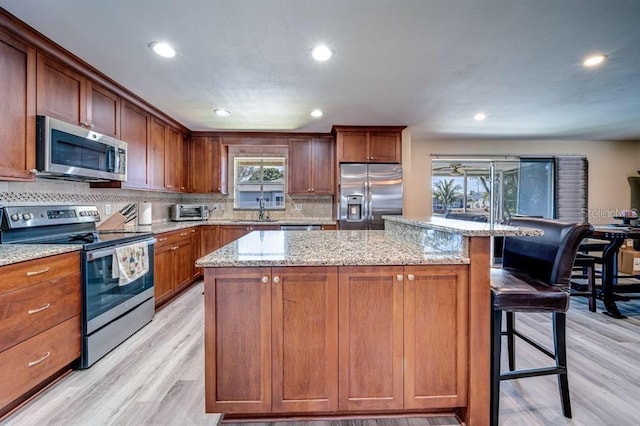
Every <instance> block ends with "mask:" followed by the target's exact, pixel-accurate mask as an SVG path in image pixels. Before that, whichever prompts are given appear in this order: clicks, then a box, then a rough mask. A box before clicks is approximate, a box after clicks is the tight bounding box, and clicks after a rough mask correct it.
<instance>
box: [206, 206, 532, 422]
mask: <svg viewBox="0 0 640 426" xmlns="http://www.w3.org/2000/svg"><path fill="white" fill-rule="evenodd" d="M523 234H528V235H535V234H536V231H532V230H522V229H517V228H512V227H501V226H498V227H490V226H489V225H487V224H481V223H469V222H462V221H455V220H446V219H445V220H443V219H440V220H435V218H434V219H433V220H432V219H431V218H401V217H400V218H396V217H391V218H387V230H386V231H322V232H320V231H318V232H316V231H284V232H283V231H261V232H253V233H251V234H249V235H247V236H245V237H242V238H241V239H239V240H237V241H235V242H233V243H231V244H228V245H226V246H225V247H223V248H221V249H219V250H217V251H215V252H213V253H210V254H208V255H207V256H205V257H203V258H201V259H199V260H198V262H197V265H198V266H202V267H204V268H205V387H206V411H207V412H222V413H225V416H226V417H236V418H239V417H245V418H278V417H280V418H286V417H300V416H308V417H328V416H336V417H339V416H351V415H371V416H382V415H404V414H418V415H420V414H424V415H429V414H437V415H446V414H449V415H455V416H457V417H458V419H459V420H460V421H461V422H462V421H464V422H466V424H469V425H484V424H488V421H489V343H490V342H489V339H490V333H489V312H490V305H489V302H490V300H489V299H490V297H489V267H490V265H489V252H490V250H489V248H490V238H489V237H490V236H492V235H523Z"/></svg>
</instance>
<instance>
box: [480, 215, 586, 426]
mask: <svg viewBox="0 0 640 426" xmlns="http://www.w3.org/2000/svg"><path fill="white" fill-rule="evenodd" d="M509 223H510V224H511V225H513V226H517V227H526V228H537V229H541V230H542V231H543V232H544V235H543V236H540V237H524V236H523V237H520V236H510V237H505V239H504V249H503V258H502V268H501V269H492V271H491V306H492V315H491V329H492V332H491V348H492V350H491V424H492V425H497V424H498V413H499V405H500V404H499V399H500V381H502V380H511V379H521V378H526V377H537V376H543V375H557V376H558V385H559V388H560V398H561V401H562V412H563V414H564V415H565V417H569V418H570V417H571V402H570V399H569V381H568V377H567V350H566V314H565V313H566V311H567V309H568V308H569V289H570V279H571V271H572V269H573V265H574V260H575V258H576V254H577V252H578V247H579V246H580V242H581V241H582V240H583V239H584V238H585V237H586V236H587V235H588V234H589V232H590V230H591V225H589V224H588V223H566V222H560V221H557V220H550V219H540V218H513V219H511V221H510V222H509ZM503 312H505V313H506V331H504V332H503V331H502V317H503V315H502V313H503ZM516 312H521V313H529V312H550V313H551V316H552V323H553V327H552V328H553V330H552V333H553V342H554V350H553V351H551V350H549V349H547V348H546V347H544V346H543V345H541V344H540V343H538V342H536V341H534V340H533V339H531V338H529V337H527V336H525V335H524V334H522V333H521V332H520V331H519V330H517V329H516V326H515V313H516ZM502 336H507V351H508V362H509V371H508V372H501V371H500V356H501V346H502ZM516 337H518V338H519V339H521V340H523V341H524V342H526V343H528V344H530V345H531V346H533V347H534V348H535V349H537V350H539V351H541V352H542V353H544V354H545V355H547V356H549V357H551V358H552V359H554V360H555V365H553V366H548V367H541V368H535V369H527V370H516V369H515V368H516V354H515V338H516Z"/></svg>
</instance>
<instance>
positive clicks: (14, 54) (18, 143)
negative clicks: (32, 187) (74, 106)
mask: <svg viewBox="0 0 640 426" xmlns="http://www.w3.org/2000/svg"><path fill="white" fill-rule="evenodd" d="M35 64H36V62H35V51H34V50H33V48H30V47H27V46H26V45H25V44H24V43H22V42H20V41H18V40H15V39H13V38H12V37H10V36H8V35H5V34H4V33H3V32H0V75H2V78H0V93H2V102H0V129H2V131H1V132H0V151H1V152H2V155H0V178H2V179H3V180H34V179H35V175H34V174H33V173H32V172H31V170H33V169H34V168H35V166H36V160H35V130H36V122H35V100H36V92H35V75H36V73H35Z"/></svg>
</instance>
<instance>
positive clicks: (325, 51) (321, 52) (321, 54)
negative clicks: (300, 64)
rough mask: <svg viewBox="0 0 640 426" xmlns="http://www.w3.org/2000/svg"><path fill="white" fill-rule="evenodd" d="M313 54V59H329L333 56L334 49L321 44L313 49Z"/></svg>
mask: <svg viewBox="0 0 640 426" xmlns="http://www.w3.org/2000/svg"><path fill="white" fill-rule="evenodd" d="M311 56H313V59H315V60H316V61H320V62H324V61H328V60H329V59H331V57H332V56H333V50H331V49H329V47H327V46H325V45H324V44H319V45H317V46H316V47H314V48H313V49H312V50H311Z"/></svg>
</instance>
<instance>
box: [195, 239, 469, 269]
mask: <svg viewBox="0 0 640 426" xmlns="http://www.w3.org/2000/svg"><path fill="white" fill-rule="evenodd" d="M466 263H469V259H468V257H465V256H463V253H462V251H461V250H456V251H451V252H446V251H442V250H434V249H431V248H428V247H425V246H423V245H420V244H416V243H413V242H410V241H407V240H404V239H401V238H398V237H397V236H395V235H394V234H392V233H389V232H386V231H253V232H251V233H250V234H248V235H245V236H244V237H242V238H240V239H238V240H236V241H234V242H232V243H229V244H227V245H226V246H224V247H222V248H220V249H219V250H216V251H214V252H213V253H210V254H208V255H206V256H204V257H202V258H200V259H198V261H197V262H196V265H197V266H201V267H234V266H237V267H251V266H346V265H354V266H356V265H425V264H466Z"/></svg>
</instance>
